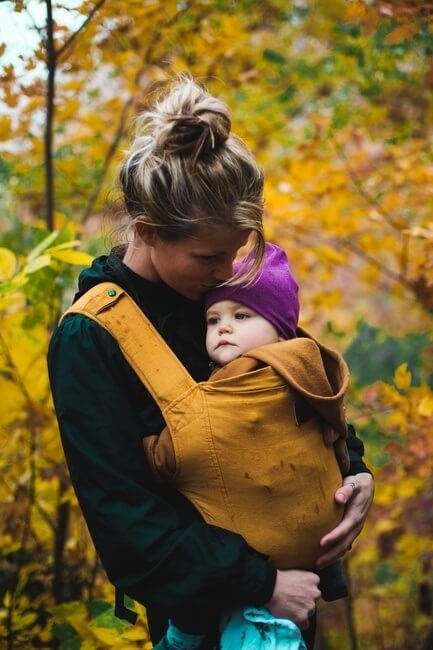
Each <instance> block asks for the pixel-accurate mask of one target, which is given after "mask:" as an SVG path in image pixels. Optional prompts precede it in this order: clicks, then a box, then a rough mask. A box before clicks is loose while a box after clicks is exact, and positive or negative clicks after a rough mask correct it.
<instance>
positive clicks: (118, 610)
mask: <svg viewBox="0 0 433 650" xmlns="http://www.w3.org/2000/svg"><path fill="white" fill-rule="evenodd" d="M124 597H125V593H124V592H123V591H122V590H121V589H118V588H117V587H116V596H115V598H116V600H115V605H114V615H115V616H117V618H121V619H123V620H124V621H128V623H131V624H132V625H135V623H136V622H137V613H136V612H134V611H133V610H132V609H128V608H127V607H125V602H124Z"/></svg>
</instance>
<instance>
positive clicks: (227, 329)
mask: <svg viewBox="0 0 433 650" xmlns="http://www.w3.org/2000/svg"><path fill="white" fill-rule="evenodd" d="M231 329H232V327H231V325H230V323H221V324H220V327H219V331H220V332H231Z"/></svg>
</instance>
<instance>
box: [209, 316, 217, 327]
mask: <svg viewBox="0 0 433 650" xmlns="http://www.w3.org/2000/svg"><path fill="white" fill-rule="evenodd" d="M217 323H218V318H217V317H216V316H210V317H209V318H208V319H207V324H208V325H216V324H217Z"/></svg>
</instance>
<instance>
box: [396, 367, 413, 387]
mask: <svg viewBox="0 0 433 650" xmlns="http://www.w3.org/2000/svg"><path fill="white" fill-rule="evenodd" d="M411 383H412V374H411V372H410V370H409V368H408V365H407V363H402V364H401V365H400V366H399V367H398V368H397V370H396V371H395V373H394V384H395V385H396V386H397V388H400V390H407V389H408V388H410V385H411Z"/></svg>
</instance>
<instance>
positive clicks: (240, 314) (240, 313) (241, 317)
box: [235, 311, 250, 320]
mask: <svg viewBox="0 0 433 650" xmlns="http://www.w3.org/2000/svg"><path fill="white" fill-rule="evenodd" d="M249 317H250V314H247V313H246V312H245V311H238V312H236V314H235V318H236V320H247V318H249Z"/></svg>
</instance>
